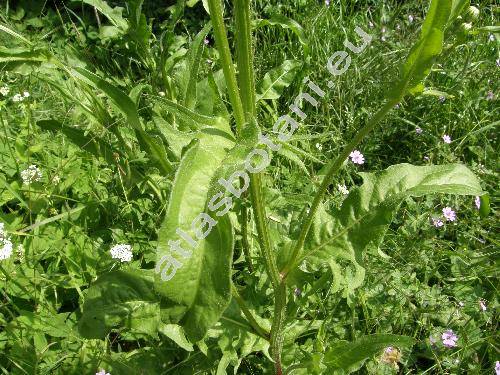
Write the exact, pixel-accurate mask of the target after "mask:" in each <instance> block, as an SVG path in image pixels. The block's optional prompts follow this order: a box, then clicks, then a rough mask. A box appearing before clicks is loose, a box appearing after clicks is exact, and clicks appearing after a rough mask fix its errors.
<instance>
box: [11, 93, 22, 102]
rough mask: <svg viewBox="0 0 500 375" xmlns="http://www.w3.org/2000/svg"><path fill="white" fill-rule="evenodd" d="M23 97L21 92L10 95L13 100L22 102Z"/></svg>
mask: <svg viewBox="0 0 500 375" xmlns="http://www.w3.org/2000/svg"><path fill="white" fill-rule="evenodd" d="M23 100H24V97H23V96H22V95H21V94H16V95H14V96H13V97H12V101H13V102H22V101H23Z"/></svg>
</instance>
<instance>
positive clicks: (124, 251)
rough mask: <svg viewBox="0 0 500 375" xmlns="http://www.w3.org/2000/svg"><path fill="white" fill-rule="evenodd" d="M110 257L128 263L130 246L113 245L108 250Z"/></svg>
mask: <svg viewBox="0 0 500 375" xmlns="http://www.w3.org/2000/svg"><path fill="white" fill-rule="evenodd" d="M110 253H111V257H112V258H114V259H120V261H121V262H130V261H131V260H132V246H130V245H123V244H119V245H115V246H113V247H112V248H111V250H110Z"/></svg>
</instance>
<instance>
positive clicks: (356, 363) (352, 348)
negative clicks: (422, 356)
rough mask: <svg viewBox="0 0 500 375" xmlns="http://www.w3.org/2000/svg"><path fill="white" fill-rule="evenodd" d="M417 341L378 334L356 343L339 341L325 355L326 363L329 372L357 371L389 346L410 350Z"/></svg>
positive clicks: (365, 337)
mask: <svg viewBox="0 0 500 375" xmlns="http://www.w3.org/2000/svg"><path fill="white" fill-rule="evenodd" d="M413 344H415V340H414V339H413V338H411V337H408V336H400V335H391V334H376V335H368V336H362V337H360V338H359V339H357V340H356V341H354V342H347V341H339V342H335V343H333V344H331V345H330V346H329V350H328V351H327V352H326V353H325V357H324V363H325V364H326V365H327V367H328V370H330V371H338V370H342V371H345V372H346V373H348V374H349V373H351V372H353V371H357V370H358V369H359V368H361V366H363V363H364V362H365V361H366V360H367V359H370V358H371V357H373V356H375V355H377V354H381V352H382V351H383V350H384V349H385V348H387V347H388V346H393V347H396V348H409V347H411V346H413Z"/></svg>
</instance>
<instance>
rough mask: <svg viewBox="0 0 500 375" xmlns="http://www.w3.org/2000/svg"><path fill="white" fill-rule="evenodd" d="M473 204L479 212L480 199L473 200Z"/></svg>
mask: <svg viewBox="0 0 500 375" xmlns="http://www.w3.org/2000/svg"><path fill="white" fill-rule="evenodd" d="M474 204H475V205H476V208H477V209H478V210H479V209H480V208H481V197H476V198H475V199H474Z"/></svg>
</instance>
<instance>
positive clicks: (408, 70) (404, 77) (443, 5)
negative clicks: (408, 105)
mask: <svg viewBox="0 0 500 375" xmlns="http://www.w3.org/2000/svg"><path fill="white" fill-rule="evenodd" d="M451 3H452V0H432V2H431V5H430V8H429V11H428V13H427V16H426V18H425V21H424V24H423V25H422V32H421V35H420V39H419V40H418V42H417V43H416V44H415V46H414V47H413V48H412V49H411V51H410V54H409V56H408V58H407V60H406V62H405V64H404V65H403V67H402V69H401V74H400V80H399V82H398V83H397V84H396V86H395V87H394V88H393V89H391V90H390V91H389V95H388V96H389V99H401V98H402V97H404V96H405V95H406V94H408V93H412V94H415V93H420V92H422V91H423V89H424V86H423V81H424V80H425V78H426V77H427V76H428V75H429V73H430V71H431V68H432V65H433V64H434V60H435V59H436V57H437V56H439V55H440V54H441V52H442V50H443V42H444V31H445V28H446V24H447V22H448V19H449V18H450V13H451Z"/></svg>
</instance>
